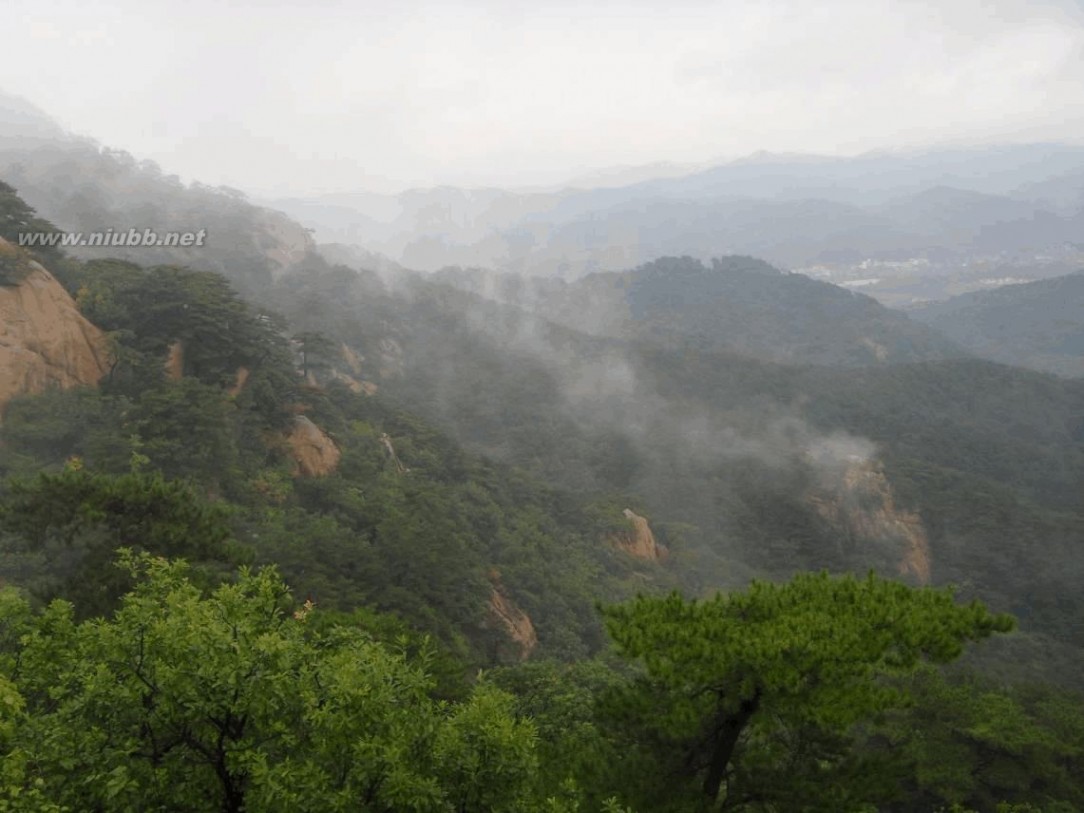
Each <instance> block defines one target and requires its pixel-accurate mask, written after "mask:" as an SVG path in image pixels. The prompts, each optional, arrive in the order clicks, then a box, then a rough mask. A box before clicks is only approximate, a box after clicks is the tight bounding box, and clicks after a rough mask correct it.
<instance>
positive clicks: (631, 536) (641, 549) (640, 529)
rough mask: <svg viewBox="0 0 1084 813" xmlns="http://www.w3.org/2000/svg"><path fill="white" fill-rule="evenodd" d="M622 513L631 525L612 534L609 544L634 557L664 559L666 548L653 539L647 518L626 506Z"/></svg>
mask: <svg viewBox="0 0 1084 813" xmlns="http://www.w3.org/2000/svg"><path fill="white" fill-rule="evenodd" d="M622 513H623V514H624V515H625V519H627V520H628V521H629V522H630V523H631V524H632V527H631V528H630V529H629V530H628V531H622V532H620V533H617V534H614V535H612V536H611V537H610V544H612V545H614V546H615V547H616V548H618V549H619V550H623V551H624V552H625V553H627V554H628V555H629V556H632V557H633V558H635V559H643V560H645V561H649V562H658V561H660V560H662V559H665V558H666V554H667V550H666V548H664V547H663V546H662V545H660V544H659V543H658V542H656V541H655V534H654V533H652V531H651V525H650V523H648V521H647V519H646V518H645V517H642V516H640V515H639V514H637V513H635V512H634V511H633V510H632V509H631V508H626V509H625V510H624V511H623V512H622Z"/></svg>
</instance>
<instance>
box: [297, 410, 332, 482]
mask: <svg viewBox="0 0 1084 813" xmlns="http://www.w3.org/2000/svg"><path fill="white" fill-rule="evenodd" d="M287 440H288V442H289V444H290V453H291V455H292V457H293V459H294V463H295V464H296V465H295V467H294V476H295V477H296V476H302V477H323V476H324V475H327V474H331V472H333V471H335V469H336V467H337V466H338V465H339V458H340V457H341V456H342V453H341V452H340V451H339V447H338V446H336V445H335V443H334V441H332V440H331V438H329V437H328V436H327V434H326V433H325V432H324V430H323V429H321V428H320V427H319V426H317V425H316V424H314V423H313V422H312V421H310V420H309V419H308V418H306V417H305V416H304V415H297V416H296V417H295V418H294V428H293V431H291V432H290V434H289V436H288V437H287Z"/></svg>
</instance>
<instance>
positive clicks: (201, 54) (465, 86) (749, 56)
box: [0, 0, 1084, 195]
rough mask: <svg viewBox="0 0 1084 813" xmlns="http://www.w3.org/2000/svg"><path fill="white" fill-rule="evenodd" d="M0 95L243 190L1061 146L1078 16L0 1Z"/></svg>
mask: <svg viewBox="0 0 1084 813" xmlns="http://www.w3.org/2000/svg"><path fill="white" fill-rule="evenodd" d="M0 27H2V28H3V30H4V45H3V48H0V89H2V90H4V91H6V92H8V93H13V94H16V95H19V96H22V97H24V98H25V99H27V100H29V101H31V102H32V103H34V104H35V105H37V106H38V107H40V108H42V109H43V110H45V111H46V112H47V113H49V114H50V115H51V116H53V117H54V118H56V119H57V120H58V121H59V122H60V123H61V124H62V125H64V126H65V127H67V128H68V129H70V130H72V131H74V132H77V133H80V134H83V135H87V136H91V137H93V138H95V139H97V140H98V141H99V142H101V143H103V144H106V145H108V146H111V147H115V148H120V149H125V150H128V151H129V152H131V153H132V154H134V155H135V156H136V157H137V158H140V159H151V160H154V161H156V162H157V163H159V164H160V165H161V166H162V168H163V169H164V170H165V171H167V172H169V173H176V174H178V175H180V176H181V177H182V178H184V179H185V180H200V181H202V182H204V183H210V184H215V185H217V184H226V185H230V186H234V187H237V188H240V189H243V190H245V191H247V192H249V193H252V194H258V195H312V194H319V193H327V192H349V191H360V190H371V191H377V192H385V193H391V192H397V191H400V190H402V189H405V188H410V187H419V186H434V185H441V184H448V185H460V186H503V187H516V188H523V187H529V186H547V185H556V184H561V183H564V182H567V181H569V180H570V179H574V178H577V177H578V176H583V175H586V174H589V173H592V172H595V171H597V170H600V169H604V168H609V167H622V166H637V165H642V164H651V163H655V162H673V163H676V164H704V163H708V162H714V161H722V160H729V159H733V158H737V157H740V156H743V155H748V154H750V153H754V152H757V151H769V152H800V153H820V154H829V155H852V154H857V153H860V152H864V151H869V150H878V149H901V148H915V147H923V146H930V145H940V144H949V143H952V144H978V143H1000V142H1021V141H1070V142H1074V143H1081V142H1084V5H1082V3H1081V2H1080V0H1076V1H1075V2H1074V1H1073V0H984V1H982V2H980V1H979V0H938V1H937V2H924V1H923V0H915V1H914V2H882V0H818V2H808V1H805V2H802V0H798V2H790V1H789V0H786V1H784V2H771V1H770V0H768V1H765V0H758V2H743V0H727V1H726V2H721V1H720V0H716V1H715V2H686V0H673V1H672V2H665V3H664V2H655V3H646V2H638V0H625V2H621V3H607V2H590V0H584V1H583V2H571V3H568V2H565V1H564V0H544V1H543V2H538V0H533V1H532V2H529V3H528V2H520V0H504V2H467V1H466V0H464V2H442V3H423V2H411V0H401V1H399V2H366V1H365V0H361V2H358V0H354V1H353V2H319V0H317V2H306V3H302V2H286V0H265V2H259V3H255V2H246V0H241V1H240V2H231V3H229V4H228V5H227V4H224V3H220V2H208V1H207V0H186V2H184V3H180V2H171V3H162V2H157V1H156V0H140V2H123V1H121V0H115V1H114V2H95V0H78V2H68V0H57V1H55V2H54V1H52V0H6V2H5V3H4V5H3V7H2V8H0Z"/></svg>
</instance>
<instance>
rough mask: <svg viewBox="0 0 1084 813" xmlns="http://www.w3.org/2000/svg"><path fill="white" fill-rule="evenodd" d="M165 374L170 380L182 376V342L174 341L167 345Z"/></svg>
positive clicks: (176, 379)
mask: <svg viewBox="0 0 1084 813" xmlns="http://www.w3.org/2000/svg"><path fill="white" fill-rule="evenodd" d="M166 376H167V377H168V378H169V380H170V381H180V380H181V379H182V378H184V342H181V341H176V342H174V343H173V344H171V345H170V346H169V355H168V356H166Z"/></svg>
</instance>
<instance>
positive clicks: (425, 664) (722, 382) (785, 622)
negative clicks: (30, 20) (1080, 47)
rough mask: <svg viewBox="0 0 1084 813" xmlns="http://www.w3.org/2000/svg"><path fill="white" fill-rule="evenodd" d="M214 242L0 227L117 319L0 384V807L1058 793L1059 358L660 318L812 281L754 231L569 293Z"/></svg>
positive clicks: (227, 807)
mask: <svg viewBox="0 0 1084 813" xmlns="http://www.w3.org/2000/svg"><path fill="white" fill-rule="evenodd" d="M109 160H114V159H109ZM125 171H131V172H134V171H135V170H134V169H132V168H131V167H129V168H128V169H127V170H125ZM159 182H160V181H155V183H159ZM177 194H178V196H180V193H179V192H178V193H177ZM198 194H199V195H201V196H204V195H210V196H214V194H215V193H212V192H211V191H209V190H206V189H201V190H198ZM217 194H218V195H219V196H220V197H221V198H222V206H223V207H224V208H228V209H231V210H234V211H236V212H238V213H239V215H238V217H237V218H236V219H235V220H234V221H231V223H232V225H231V226H230V228H231V229H235V230H237V231H239V232H242V233H244V232H245V230H246V229H250V228H252V226H251V224H252V223H254V222H256V221H255V220H254V219H252V218H250V217H249V213H248V210H247V209H245V207H244V206H242V205H241V204H240V203H238V202H237V201H236V199H235V198H232V197H230V196H229V195H228V194H226V193H221V192H220V193H217ZM79 205H80V206H83V205H84V204H79ZM86 206H87V207H90V204H86ZM241 215H244V216H241ZM47 228H50V227H49V226H48V224H45V223H43V222H42V221H41V220H40V219H38V218H37V215H36V214H35V213H34V211H33V210H32V209H31V208H30V207H29V206H27V205H26V204H25V203H24V202H23V201H22V200H21V198H20V197H19V196H18V194H17V193H16V191H15V189H14V188H12V187H9V186H4V187H0V237H2V238H4V239H5V240H6V241H8V242H9V243H14V242H16V241H17V235H18V234H19V233H20V232H22V231H27V230H34V231H40V230H44V229H47ZM238 245H242V246H243V253H244V256H243V262H240V264H239V267H238V268H237V269H236V270H231V266H230V263H229V257H228V255H226V254H224V253H218V254H215V255H214V263H215V264H220V265H219V267H216V268H213V269H208V268H206V267H202V268H201V267H199V265H198V262H197V261H196V260H197V259H198V258H193V261H192V262H191V267H185V266H180V265H173V264H169V263H165V264H158V261H159V260H163V259H168V258H152V260H151V262H150V263H148V264H146V265H139V264H136V263H135V262H133V257H127V258H112V259H106V258H94V259H86V258H84V259H76V258H73V257H67V256H63V255H62V254H60V253H59V252H58V251H52V250H49V251H44V252H38V253H37V254H36V255H31V254H29V253H27V252H24V251H22V250H18V249H10V250H8V251H7V252H6V253H5V254H4V255H3V257H2V258H0V259H3V262H4V265H2V266H0V272H2V273H3V274H4V276H3V277H2V278H0V285H2V286H5V287H6V288H9V289H10V288H13V287H17V286H18V285H20V284H21V283H22V281H23V280H24V279H25V275H26V274H27V273H30V270H32V269H33V268H34V267H36V266H35V265H34V264H35V262H40V263H41V264H42V265H44V266H45V267H46V268H48V270H49V271H51V272H52V274H53V275H55V277H56V278H57V279H58V280H59V281H60V283H62V284H63V286H64V287H65V288H66V289H67V291H68V292H69V293H70V294H71V296H72V298H73V299H74V301H75V303H76V304H77V305H78V307H79V310H80V311H81V313H82V314H83V315H84V316H85V317H86V318H87V319H88V320H89V321H90V322H91V323H92V324H93V325H95V326H97V328H99V329H100V330H101V331H104V334H105V337H106V340H107V341H108V344H109V349H110V358H111V365H110V367H109V369H108V371H107V372H106V374H105V375H104V376H103V377H102V379H101V380H100V382H99V383H98V385H97V386H95V387H76V388H70V389H61V388H47V389H45V390H44V391H42V392H38V393H35V394H31V393H27V394H23V395H20V396H18V397H16V398H14V399H12V400H11V401H10V402H9V403H8V404H7V405H6V406H5V407H4V411H3V422H2V424H0V476H2V478H3V479H2V480H0V546H2V557H0V563H2V564H0V579H2V581H3V585H4V586H3V589H2V592H0V780H2V783H3V784H2V788H0V810H11V811H43V812H44V811H55V812H57V813H59V811H90V810H96V811H148V810H161V811H167V810H169V811H173V810H184V811H189V810H190V811H241V810H244V811H250V812H251V811H279V810H281V811H287V810H289V811H295V810H308V811H314V813H315V812H316V811H336V810H342V811H346V810H351V811H353V810H372V811H533V810H538V811H575V810H579V811H594V810H605V811H707V810H735V811H739V810H740V811H765V812H767V811H826V812H827V811H855V812H856V813H857V811H874V810H879V811H893V812H895V811H899V813H926V811H930V812H931V813H932V811H936V810H944V811H949V810H953V811H960V812H961V813H962V811H993V810H997V811H1004V813H1010V812H1015V813H1025V811H1027V812H1028V813H1035V811H1043V812H1044V813H1068V812H1069V811H1074V810H1084V780H1082V777H1084V700H1082V698H1081V696H1080V690H1081V686H1080V683H1079V675H1080V668H1081V666H1082V665H1084V655H1082V652H1084V639H1082V638H1081V625H1080V618H1081V613H1082V611H1084V607H1082V605H1081V598H1080V596H1079V591H1078V589H1077V586H1078V585H1079V584H1080V579H1081V577H1082V576H1084V573H1082V569H1084V565H1082V563H1081V558H1080V555H1079V542H1080V540H1081V538H1082V530H1084V529H1082V527H1081V523H1082V519H1081V508H1082V506H1081V503H1080V499H1081V496H1082V495H1081V493H1080V491H1079V483H1080V482H1081V476H1082V474H1084V385H1081V383H1080V382H1078V381H1073V380H1063V379H1057V378H1055V377H1053V376H1050V375H1044V374H1040V373H1033V372H1027V371H1023V370H1018V369H1015V368H1011V367H1005V366H1000V365H997V364H993V363H990V362H987V361H982V360H978V359H974V358H970V357H968V356H966V355H965V354H964V353H963V351H959V350H957V348H956V346H955V345H954V344H953V343H952V342H950V341H948V340H945V339H942V338H941V337H940V336H939V335H937V334H935V333H933V332H932V331H927V330H926V329H925V328H921V327H919V326H917V325H912V324H909V323H907V322H906V320H904V319H903V317H901V316H899V315H898V314H881V310H884V309H880V310H878V308H876V307H874V306H872V305H871V303H870V302H868V301H865V300H862V299H860V298H857V297H854V296H853V295H851V294H847V295H846V297H847V299H846V300H842V299H838V298H836V297H835V295H834V294H833V292H832V291H829V290H822V289H820V288H817V290H816V292H815V293H816V296H818V297H822V299H820V300H818V299H816V297H814V300H815V304H816V303H819V304H818V307H830V308H838V309H839V311H838V313H837V312H836V311H833V313H836V317H834V318H833V319H832V320H830V324H831V325H837V326H838V328H839V329H838V331H836V332H835V333H831V335H826V336H824V337H822V338H823V344H822V345H820V346H819V347H813V348H812V349H811V351H810V352H812V353H822V354H823V353H829V352H831V353H834V354H836V355H835V356H833V357H832V358H830V359H828V358H825V357H820V358H815V357H809V356H803V355H801V354H798V353H796V352H787V351H786V348H788V347H789V348H795V347H798V346H806V347H807V348H808V347H809V341H810V336H809V334H808V325H809V324H810V323H809V322H804V323H803V322H802V321H800V320H798V319H796V318H793V314H791V315H788V314H787V313H783V314H781V315H780V314H778V313H777V315H776V317H775V318H774V320H767V321H764V320H761V321H759V322H758V324H761V325H765V326H767V327H766V328H764V329H765V330H766V331H767V332H765V333H762V334H761V335H758V336H756V337H755V347H758V348H762V349H764V352H761V353H755V352H750V348H749V347H748V346H747V347H741V346H735V345H734V342H733V339H732V337H733V336H735V335H737V333H736V332H728V331H714V332H709V328H711V327H712V325H711V322H710V320H708V319H706V318H700V319H693V320H690V321H689V322H688V323H687V324H688V325H690V326H691V328H692V330H691V332H690V333H688V334H684V335H682V334H675V333H674V332H673V331H666V330H663V329H662V328H664V327H665V326H666V324H667V323H668V321H667V319H666V318H664V317H663V316H661V315H658V314H659V313H660V312H665V311H667V310H668V309H671V310H672V309H673V308H677V307H680V306H681V302H682V301H686V302H688V303H690V304H691V305H693V306H699V305H700V304H701V303H703V302H704V301H705V297H706V296H708V295H709V294H710V295H712V296H716V297H722V298H726V299H727V300H731V299H733V298H734V296H733V295H732V294H730V293H726V292H727V291H737V290H741V291H742V292H743V296H745V297H746V300H745V301H746V302H752V301H757V302H758V303H759V305H758V307H761V308H768V307H769V301H770V300H776V301H780V302H782V305H781V307H785V308H789V309H795V310H798V309H800V308H801V307H803V305H802V303H803V302H808V301H809V297H808V296H807V295H806V293H807V292H805V289H804V288H803V289H802V291H797V289H795V288H793V287H792V288H787V287H786V286H788V285H790V286H806V287H808V282H807V281H804V278H803V279H793V280H791V279H790V277H789V276H788V277H783V276H779V279H778V280H777V279H776V276H778V275H774V274H773V273H772V272H771V270H770V269H768V270H765V269H763V268H759V267H755V268H750V264H749V263H748V262H746V261H744V260H734V259H727V260H720V261H719V262H718V263H716V264H715V265H714V266H713V267H712V268H710V269H709V268H707V267H704V266H699V264H696V265H697V266H698V267H691V266H690V264H689V262H688V261H684V260H673V261H668V262H662V263H657V264H653V265H652V266H650V267H648V268H645V269H640V270H639V271H638V272H634V273H633V274H632V275H630V276H629V277H628V280H627V282H628V284H627V285H626V286H625V287H621V281H620V280H618V281H616V284H617V287H618V289H620V290H622V291H626V292H631V294H630V296H631V297H632V299H631V305H632V307H631V310H630V311H629V317H628V318H630V319H631V320H632V322H633V323H635V324H636V325H637V327H636V329H634V330H624V329H623V330H620V331H611V330H597V331H596V330H592V329H591V326H590V325H589V324H584V323H576V324H569V323H565V324H556V323H554V322H553V321H550V319H548V318H547V314H546V312H545V310H544V309H540V308H539V307H537V303H532V306H531V307H528V306H527V303H524V302H517V301H514V300H512V299H511V298H509V297H502V298H500V299H499V301H498V300H497V299H490V298H487V297H485V296H483V295H482V292H481V291H480V290H479V289H478V288H477V287H475V288H469V286H464V285H462V284H453V283H454V282H455V281H454V280H452V281H449V280H448V279H446V278H442V277H440V276H438V277H436V278H427V277H423V276H420V275H412V274H408V273H404V274H401V275H398V276H396V277H394V278H388V277H381V275H379V274H377V273H375V272H366V271H358V270H354V269H349V268H346V267H343V266H335V265H332V264H330V263H328V262H327V261H326V260H324V259H322V258H321V257H320V256H319V255H317V254H315V253H309V254H307V255H306V257H305V259H304V261H302V262H301V263H299V264H298V265H297V266H296V267H295V268H294V270H293V271H292V272H291V273H288V274H279V273H278V271H277V270H276V268H275V267H274V266H273V264H272V261H271V260H268V259H267V258H266V257H265V256H264V255H263V253H262V252H263V247H262V246H260V244H259V240H258V239H256V237H255V236H254V235H253V234H248V239H247V240H246V241H242V242H239V243H238ZM241 250H242V249H239V251H241ZM261 263H262V265H261ZM758 274H760V275H770V276H766V277H765V278H755V277H756V275H758ZM668 275H672V276H671V277H670V282H671V283H672V284H671V286H670V287H668V288H666V292H667V293H665V296H673V297H678V299H677V300H673V299H665V298H664V299H663V300H662V301H660V297H663V296H664V293H660V285H661V282H660V280H664V279H666V278H667V277H668ZM720 279H721V280H722V281H721V282H720ZM766 280H767V281H766ZM788 280H789V281H788ZM604 282H605V285H606V286H607V288H609V287H610V286H612V285H613V284H614V282H615V281H613V280H605V281H604ZM256 283H263V284H262V285H261V284H256ZM768 285H770V286H771V287H770V288H768V292H766V291H765V286H768ZM780 285H782V286H784V287H783V289H782V290H783V292H784V293H782V294H779V295H778V296H776V294H775V293H771V292H773V291H777V290H779V289H778V286H780ZM818 285H819V284H818ZM465 288H468V289H466V290H465ZM720 289H721V290H722V291H723V292H724V293H723V294H720V293H719V290H720ZM0 290H2V289H0ZM239 291H243V295H242V293H239ZM788 292H789V294H788ZM680 297H684V298H685V299H684V300H681V299H680ZM739 301H740V300H739ZM735 309H736V310H735V313H737V312H738V310H740V309H738V308H737V306H735ZM644 311H650V312H652V313H654V314H655V316H652V317H649V318H646V319H644V318H640V317H641V316H642V314H643V312H644ZM882 315H883V316H884V319H883V320H881V321H878V320H879V319H880V316H882ZM870 323H876V324H877V325H878V326H879V328H878V329H882V330H883V331H885V332H884V335H885V336H891V337H894V340H896V341H898V344H896V345H894V346H893V352H895V351H896V350H898V351H899V353H900V357H899V358H893V359H891V360H889V361H887V362H884V363H882V361H884V360H879V359H878V358H877V353H876V352H875V351H874V352H868V351H861V350H860V349H859V348H856V347H855V346H854V342H855V340H856V337H857V336H858V334H859V333H863V332H864V331H865V332H868V331H866V329H865V326H867V325H869V324H870ZM856 325H858V326H862V327H861V328H858V327H855V326H856ZM772 326H774V328H772V329H771V330H768V328H771V327H772ZM734 327H735V328H737V327H738V326H734ZM845 347H850V348H852V349H853V350H854V352H853V353H851V354H846V353H844V354H843V356H839V355H838V353H837V351H838V349H839V348H845ZM770 348H774V349H775V351H776V352H768V349H770ZM863 353H864V355H863ZM780 359H788V361H787V362H786V363H783V362H782V361H781V360H780ZM814 362H818V363H816V364H815V363H814ZM827 362H831V363H827ZM306 443H309V445H310V446H315V447H316V448H318V449H320V450H322V451H321V453H322V454H323V455H324V457H323V458H320V459H319V460H316V461H313V460H311V459H310V458H309V457H307V456H306V455H307V452H306V451H305V450H306V449H308V448H309V446H306V445H305V444H306ZM328 460H330V461H331V462H330V463H328ZM645 528H650V529H652V530H650V531H645ZM647 533H650V534H651V536H650V538H648V537H647V535H646V534H647Z"/></svg>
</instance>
